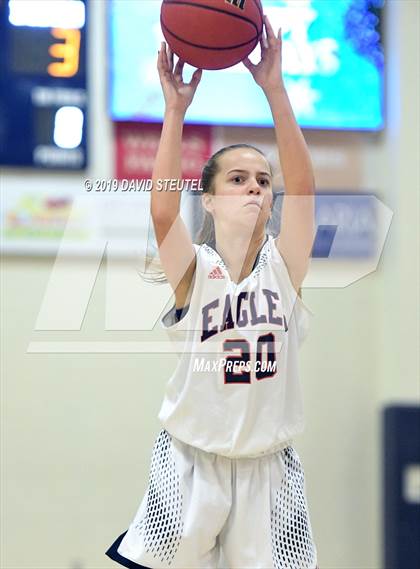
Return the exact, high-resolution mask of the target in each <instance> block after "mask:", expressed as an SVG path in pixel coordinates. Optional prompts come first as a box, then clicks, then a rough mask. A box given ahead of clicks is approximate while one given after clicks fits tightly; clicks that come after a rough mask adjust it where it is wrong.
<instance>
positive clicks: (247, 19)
mask: <svg viewBox="0 0 420 569" xmlns="http://www.w3.org/2000/svg"><path fill="white" fill-rule="evenodd" d="M254 2H255V0H254ZM164 4H166V5H167V6H172V5H181V6H193V7H194V8H200V9H205V10H211V11H213V12H219V13H220V14H227V15H228V16H232V17H233V18H237V19H239V20H244V21H245V22H248V23H249V24H251V25H252V26H253V27H254V28H255V32H256V34H257V35H256V36H255V38H253V39H252V40H250V41H253V40H254V39H256V38H259V36H260V35H261V34H262V31H263V27H264V22H263V19H262V18H261V31H259V30H258V28H257V26H256V24H255V22H253V21H252V20H250V19H249V18H247V17H246V16H241V15H240V14H233V13H232V12H228V11H227V10H222V9H221V8H215V7H214V6H207V5H203V4H192V3H191V2H185V1H183V0H175V1H174V2H165V1H164ZM257 9H258V12H259V14H260V16H261V10H260V9H259V8H258V7H257ZM161 14H162V13H161ZM161 22H162V15H161ZM162 23H163V22H162ZM166 29H167V28H166ZM168 31H169V30H168ZM171 33H172V32H171ZM173 35H175V34H173ZM182 41H185V40H182ZM250 41H248V42H246V43H250ZM186 43H187V42H186ZM243 45H246V44H243ZM197 47H198V46H197ZM200 47H201V46H200ZM202 47H204V46H202ZM213 49H217V48H213ZM221 49H225V48H221ZM226 49H227V48H226Z"/></svg>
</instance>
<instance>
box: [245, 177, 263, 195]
mask: <svg viewBox="0 0 420 569" xmlns="http://www.w3.org/2000/svg"><path fill="white" fill-rule="evenodd" d="M248 191H249V193H253V194H259V193H261V188H260V185H259V183H258V182H257V180H253V181H252V182H251V184H250V186H249V190H248Z"/></svg>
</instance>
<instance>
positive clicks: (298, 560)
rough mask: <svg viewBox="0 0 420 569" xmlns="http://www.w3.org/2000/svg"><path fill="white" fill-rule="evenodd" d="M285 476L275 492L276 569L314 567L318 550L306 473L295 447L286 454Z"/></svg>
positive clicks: (272, 522)
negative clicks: (312, 524) (310, 516)
mask: <svg viewBox="0 0 420 569" xmlns="http://www.w3.org/2000/svg"><path fill="white" fill-rule="evenodd" d="M283 456H284V461H285V474H284V477H283V480H282V482H281V486H280V488H279V489H276V492H275V496H276V498H275V503H274V507H273V509H272V512H271V541H272V548H273V565H274V567H275V569H286V568H287V569H303V568H307V567H313V566H314V564H315V560H316V550H315V546H314V542H313V537H312V531H311V526H310V521H309V516H308V509H307V504H306V498H305V486H304V485H305V480H304V471H303V468H302V465H301V462H300V460H299V457H298V455H297V453H296V451H295V450H294V449H293V447H287V448H285V449H284V451H283Z"/></svg>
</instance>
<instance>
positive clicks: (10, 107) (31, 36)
mask: <svg viewBox="0 0 420 569" xmlns="http://www.w3.org/2000/svg"><path fill="white" fill-rule="evenodd" d="M0 37H1V51H0V164H2V165H5V166H17V167H19V166H32V167H37V168H54V169H68V170H81V169H84V168H85V167H86V165H87V144H86V132H87V90H86V2H85V0H53V1H52V0H8V1H7V0H0Z"/></svg>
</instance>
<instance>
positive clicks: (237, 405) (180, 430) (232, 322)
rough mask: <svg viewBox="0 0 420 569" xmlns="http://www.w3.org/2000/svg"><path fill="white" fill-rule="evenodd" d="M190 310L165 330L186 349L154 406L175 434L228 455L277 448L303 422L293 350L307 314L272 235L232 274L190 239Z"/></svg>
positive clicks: (168, 321) (170, 319)
mask: <svg viewBox="0 0 420 569" xmlns="http://www.w3.org/2000/svg"><path fill="white" fill-rule="evenodd" d="M194 248H195V250H196V255H197V256H196V275H195V283H194V286H193V291H192V296H191V299H190V302H189V303H188V311H187V312H186V313H184V315H183V316H182V318H181V319H180V320H177V319H176V317H175V307H174V306H173V307H172V308H171V309H170V310H169V311H168V312H166V314H165V315H164V316H163V317H162V319H161V326H162V327H163V328H164V329H165V330H167V331H168V333H169V335H170V337H171V339H172V340H173V341H174V342H177V343H178V342H183V344H182V345H183V346H184V349H183V352H182V354H180V356H179V358H180V359H179V362H178V365H177V367H176V369H175V371H174V373H173V374H172V376H171V377H170V379H169V381H168V383H167V386H166V391H165V396H164V400H163V403H162V406H161V409H160V411H159V420H160V421H161V423H162V425H163V427H164V428H165V429H166V430H167V431H168V432H169V433H170V434H171V435H173V436H174V437H175V438H177V439H179V440H181V441H183V442H185V443H187V444H190V445H192V446H195V447H198V448H200V449H202V450H205V451H207V452H213V453H217V454H220V455H224V456H227V457H229V458H240V457H256V456H260V455H264V454H269V453H271V452H275V451H276V450H277V449H280V448H282V447H283V446H284V445H285V443H289V442H290V441H291V439H292V437H293V436H295V435H296V434H298V433H300V432H302V430H303V427H304V414H303V398H302V391H301V386H300V382H299V376H298V348H299V346H300V344H301V343H302V341H303V339H304V338H305V337H306V334H307V331H308V325H309V316H311V315H313V313H312V312H311V311H309V309H308V308H307V307H306V306H305V305H304V303H303V302H302V300H301V299H300V298H299V296H298V295H297V293H296V291H295V289H294V288H293V285H292V283H291V281H290V278H289V274H288V271H287V268H286V265H285V262H284V260H283V258H282V256H281V255H280V253H279V251H278V249H277V247H276V244H275V241H274V238H273V237H272V236H268V238H267V240H266V242H265V243H264V245H263V247H262V248H261V250H260V254H259V258H258V262H257V264H256V266H255V268H254V269H253V271H252V272H251V274H250V275H249V276H248V277H247V278H245V279H243V280H242V281H241V282H240V283H238V284H237V283H235V282H233V281H232V280H231V279H230V276H229V273H228V271H227V268H226V266H225V264H224V262H223V259H222V258H221V257H220V255H219V254H218V253H217V251H215V250H214V249H213V248H212V247H210V246H209V245H207V244H203V245H197V244H194Z"/></svg>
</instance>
